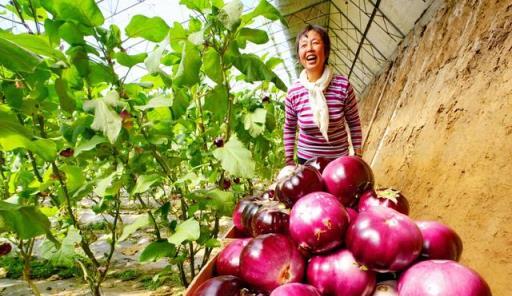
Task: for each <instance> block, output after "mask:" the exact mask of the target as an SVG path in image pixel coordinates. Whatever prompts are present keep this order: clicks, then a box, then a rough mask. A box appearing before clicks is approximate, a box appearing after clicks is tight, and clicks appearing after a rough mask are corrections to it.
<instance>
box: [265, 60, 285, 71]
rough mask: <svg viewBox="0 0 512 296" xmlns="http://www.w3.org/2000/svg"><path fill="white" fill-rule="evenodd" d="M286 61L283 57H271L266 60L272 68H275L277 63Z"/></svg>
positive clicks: (266, 63)
mask: <svg viewBox="0 0 512 296" xmlns="http://www.w3.org/2000/svg"><path fill="white" fill-rule="evenodd" d="M282 63H284V61H283V59H280V58H276V57H271V58H270V59H268V60H267V61H266V62H265V65H267V67H268V68H269V69H271V70H273V69H274V68H275V67H276V66H277V65H279V64H282Z"/></svg>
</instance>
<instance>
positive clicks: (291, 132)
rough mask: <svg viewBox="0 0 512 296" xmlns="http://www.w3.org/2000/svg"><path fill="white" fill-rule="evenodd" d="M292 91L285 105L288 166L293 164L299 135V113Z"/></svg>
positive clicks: (285, 148) (285, 138) (284, 130)
mask: <svg viewBox="0 0 512 296" xmlns="http://www.w3.org/2000/svg"><path fill="white" fill-rule="evenodd" d="M292 90H293V89H290V91H288V95H287V96H286V99H285V101H284V103H285V108H284V110H285V117H284V128H283V143H284V156H285V162H286V163H287V164H291V163H293V152H294V149H295V137H296V134H297V111H296V110H295V106H294V103H293V94H292Z"/></svg>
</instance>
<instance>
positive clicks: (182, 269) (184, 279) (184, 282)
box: [178, 261, 189, 287]
mask: <svg viewBox="0 0 512 296" xmlns="http://www.w3.org/2000/svg"><path fill="white" fill-rule="evenodd" d="M178 269H179V271H180V280H181V284H182V285H183V287H188V284H189V282H188V280H187V276H186V275H185V267H184V266H183V261H180V262H178Z"/></svg>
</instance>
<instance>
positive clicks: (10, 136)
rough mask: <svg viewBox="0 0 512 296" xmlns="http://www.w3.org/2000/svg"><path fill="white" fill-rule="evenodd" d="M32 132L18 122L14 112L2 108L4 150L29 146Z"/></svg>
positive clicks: (0, 143) (0, 123)
mask: <svg viewBox="0 0 512 296" xmlns="http://www.w3.org/2000/svg"><path fill="white" fill-rule="evenodd" d="M31 137H32V134H31V133H30V131H29V130H28V129H26V128H25V127H24V126H22V125H21V124H20V123H18V122H17V120H16V118H15V117H14V115H13V114H12V113H9V112H6V111H4V110H0V147H2V150H4V151H11V150H13V149H16V148H27V147H29V145H30V138H31Z"/></svg>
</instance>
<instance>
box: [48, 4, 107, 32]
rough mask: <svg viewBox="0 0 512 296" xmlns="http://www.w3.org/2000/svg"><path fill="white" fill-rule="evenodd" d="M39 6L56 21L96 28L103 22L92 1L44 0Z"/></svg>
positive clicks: (101, 15)
mask: <svg viewBox="0 0 512 296" xmlns="http://www.w3.org/2000/svg"><path fill="white" fill-rule="evenodd" d="M41 5H42V6H43V7H44V8H45V9H46V10H47V11H49V12H50V13H51V14H52V15H53V16H54V17H55V18H56V19H59V20H66V21H67V20H69V21H71V22H78V23H81V24H84V25H86V26H89V27H98V26H101V25H102V24H103V22H104V21H105V19H104V17H103V14H101V10H100V9H99V8H98V6H97V5H96V2H95V1H94V0H80V1H76V0H44V1H41Z"/></svg>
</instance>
